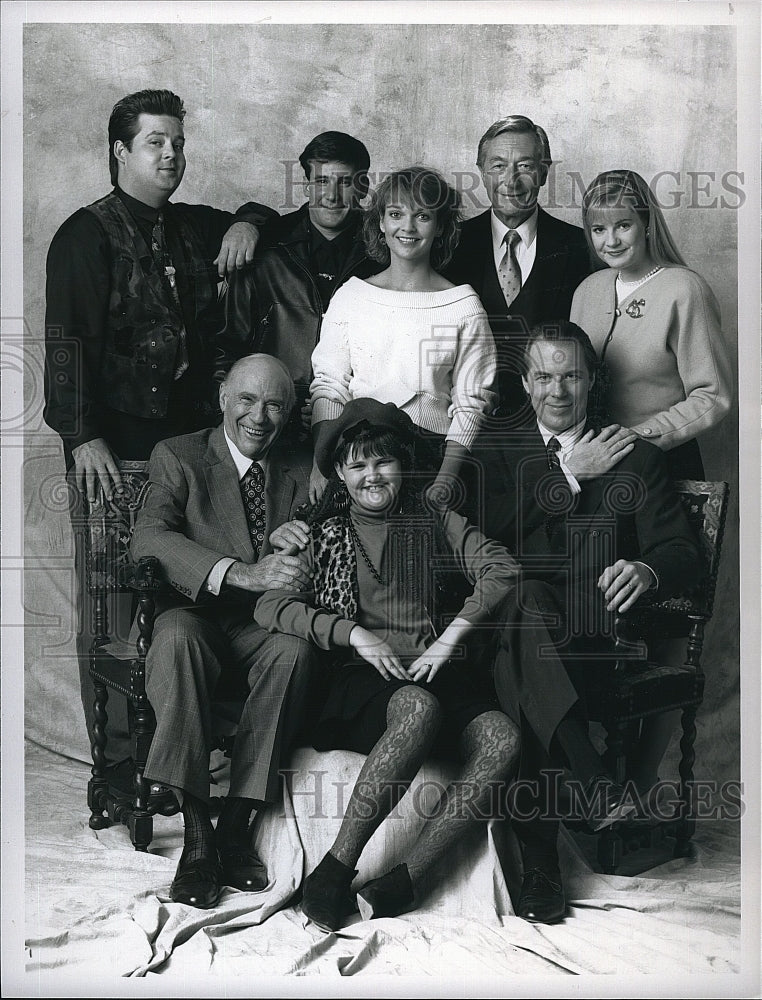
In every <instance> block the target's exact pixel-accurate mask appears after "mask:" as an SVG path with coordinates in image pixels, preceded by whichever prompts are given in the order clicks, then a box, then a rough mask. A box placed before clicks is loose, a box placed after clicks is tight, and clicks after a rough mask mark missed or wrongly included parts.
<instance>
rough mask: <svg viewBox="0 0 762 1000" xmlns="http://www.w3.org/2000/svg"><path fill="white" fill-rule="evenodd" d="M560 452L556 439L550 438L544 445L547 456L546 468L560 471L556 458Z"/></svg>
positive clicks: (559, 464) (559, 445) (559, 461)
mask: <svg viewBox="0 0 762 1000" xmlns="http://www.w3.org/2000/svg"><path fill="white" fill-rule="evenodd" d="M560 450H561V442H560V441H559V440H558V438H557V437H552V438H550V440H549V441H548V443H547V444H546V445H545V451H546V452H547V454H548V468H549V469H560V468H561V459H560V458H559V457H558V453H559V451H560Z"/></svg>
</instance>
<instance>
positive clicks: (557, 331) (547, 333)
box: [521, 319, 600, 376]
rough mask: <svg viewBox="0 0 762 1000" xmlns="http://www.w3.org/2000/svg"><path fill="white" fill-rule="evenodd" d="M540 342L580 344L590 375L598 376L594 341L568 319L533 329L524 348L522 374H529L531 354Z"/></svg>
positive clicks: (554, 321) (538, 325)
mask: <svg viewBox="0 0 762 1000" xmlns="http://www.w3.org/2000/svg"><path fill="white" fill-rule="evenodd" d="M538 340H549V341H551V342H552V341H554V340H571V341H573V342H574V343H575V344H579V347H580V349H581V351H582V356H583V357H584V359H585V365H586V366H587V371H588V374H589V375H591V376H595V375H597V374H598V369H599V367H600V362H599V360H598V355H597V353H596V351H595V348H594V347H593V344H592V341H591V340H590V338H589V337H588V335H587V334H586V333H585V331H584V330H583V329H582V327H581V326H577V324H576V323H572V322H571V321H570V320H568V319H558V320H553V321H551V322H546V323H538V324H537V326H533V327H532V329H531V330H530V331H529V337H528V338H527V342H526V345H525V346H524V354H523V357H522V364H521V368H522V374H524V375H526V374H527V373H528V372H529V352H530V351H531V349H532V348H533V347H534V345H535V344H536V343H537V341H538Z"/></svg>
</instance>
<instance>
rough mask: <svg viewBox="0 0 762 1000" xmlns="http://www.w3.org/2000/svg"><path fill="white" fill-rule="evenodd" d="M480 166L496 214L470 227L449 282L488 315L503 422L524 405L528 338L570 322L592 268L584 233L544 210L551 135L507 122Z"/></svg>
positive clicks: (487, 141) (488, 142)
mask: <svg viewBox="0 0 762 1000" xmlns="http://www.w3.org/2000/svg"><path fill="white" fill-rule="evenodd" d="M476 163H477V166H478V167H479V171H480V172H481V176H482V180H483V182H484V186H485V188H486V189H487V194H488V195H489V199H490V201H491V202H492V207H491V208H490V209H488V210H487V211H486V212H483V213H482V214H481V215H477V216H476V217H475V218H473V219H469V220H468V221H467V222H465V223H464V224H463V229H462V233H461V238H460V242H459V244H458V247H457V249H456V251H455V254H454V256H453V259H452V261H451V263H450V265H449V267H448V269H447V271H446V276H447V277H448V278H449V279H450V280H451V281H454V282H456V283H465V284H469V285H471V286H472V287H473V288H474V290H475V291H476V292H477V294H478V295H479V297H480V298H481V300H482V302H483V304H484V308H485V309H486V310H487V314H488V316H489V320H490V324H491V326H492V332H493V334H494V336H495V343H496V345H497V349H498V393H499V397H500V404H499V405H500V415H501V416H503V417H508V416H509V415H511V414H516V413H517V411H519V410H521V409H522V405H523V402H524V397H523V394H522V392H521V382H520V375H521V373H520V358H521V353H522V350H523V346H524V343H525V342H526V336H527V334H528V332H529V330H530V329H531V328H532V327H534V326H535V325H536V324H537V323H541V322H544V321H546V320H553V319H568V318H569V311H570V309H571V300H572V296H573V294H574V290H575V289H576V287H577V285H579V284H580V282H581V281H583V279H584V278H586V277H587V276H588V274H590V272H591V270H592V266H591V259H590V253H589V250H588V247H587V243H586V241H585V234H584V232H583V230H582V229H580V228H579V227H578V226H571V225H569V224H568V223H566V222H562V221H561V220H560V219H556V218H554V217H553V216H552V215H548V213H547V212H545V211H543V209H541V208H540V207H539V206H538V204H537V197H538V195H539V193H540V189H541V188H542V187H543V186H544V184H545V182H546V180H547V177H548V170H549V168H550V165H551V163H552V160H551V156H550V145H549V143H548V137H547V135H546V133H545V130H544V129H542V128H541V127H540V126H539V125H535V123H534V122H533V121H531V120H530V119H529V118H525V117H524V116H523V115H510V116H509V117H507V118H503V119H501V120H500V121H497V122H495V123H494V124H493V125H490V127H489V128H488V129H487V131H486V132H485V133H484V135H483V136H482V138H481V140H480V141H479V149H478V153H477V158H476ZM514 422H515V421H514Z"/></svg>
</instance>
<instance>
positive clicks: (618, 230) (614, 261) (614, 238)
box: [588, 205, 653, 281]
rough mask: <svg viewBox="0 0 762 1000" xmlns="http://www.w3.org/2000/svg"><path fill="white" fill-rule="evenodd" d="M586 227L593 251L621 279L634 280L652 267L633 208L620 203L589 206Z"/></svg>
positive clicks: (641, 225)
mask: <svg viewBox="0 0 762 1000" xmlns="http://www.w3.org/2000/svg"><path fill="white" fill-rule="evenodd" d="M588 226H589V228H590V239H591V241H592V244H593V248H594V250H595V252H596V253H597V254H598V256H599V257H600V259H601V260H602V261H603V262H604V264H608V266H609V267H613V268H615V269H616V270H617V271H619V273H620V274H621V276H622V278H623V279H624V280H626V281H636V280H637V279H638V278H642V277H643V275H645V274H647V273H648V271H649V270H650V269H651V268H652V267H653V260H652V258H651V256H650V254H649V252H648V242H647V240H646V227H645V225H644V224H643V220H642V219H641V217H640V216H639V215H638V213H637V212H636V211H635V210H634V209H632V208H630V207H628V206H624V205H621V206H614V205H612V206H609V207H607V206H601V207H600V208H593V209H590V211H589V214H588Z"/></svg>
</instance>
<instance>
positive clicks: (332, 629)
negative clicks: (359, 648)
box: [254, 590, 356, 649]
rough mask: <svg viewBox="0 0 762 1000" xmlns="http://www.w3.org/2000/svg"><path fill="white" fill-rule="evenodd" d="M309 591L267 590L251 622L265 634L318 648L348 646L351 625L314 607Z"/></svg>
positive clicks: (346, 620) (329, 612) (328, 612)
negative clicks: (301, 641) (300, 640)
mask: <svg viewBox="0 0 762 1000" xmlns="http://www.w3.org/2000/svg"><path fill="white" fill-rule="evenodd" d="M314 596H315V595H314V594H313V593H312V592H311V591H304V592H302V591H289V590H268V591H266V592H265V593H264V594H262V596H261V597H260V598H259V600H258V601H257V604H256V607H255V608H254V620H255V621H256V622H257V624H258V625H261V626H262V628H264V629H266V630H267V631H268V632H271V633H272V632H281V633H284V634H285V635H295V636H297V638H299V639H306V640H307V641H308V642H311V643H312V644H313V645H314V646H317V647H318V648H319V649H334V648H335V647H336V646H349V636H350V634H351V632H352V629H353V628H354V627H355V624H356V623H355V622H353V621H351V620H350V619H349V618H342V617H341V616H340V615H337V614H334V613H333V612H331V611H326V610H325V609H323V608H316V607H314V606H313V605H312V604H311V603H310V602H311V601H313V600H314Z"/></svg>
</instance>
